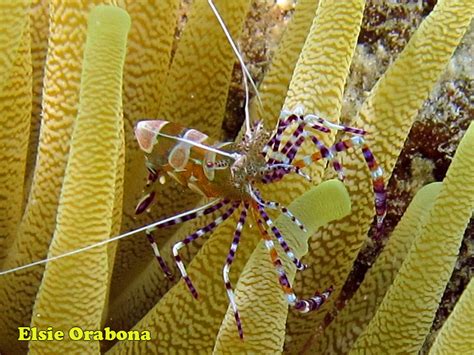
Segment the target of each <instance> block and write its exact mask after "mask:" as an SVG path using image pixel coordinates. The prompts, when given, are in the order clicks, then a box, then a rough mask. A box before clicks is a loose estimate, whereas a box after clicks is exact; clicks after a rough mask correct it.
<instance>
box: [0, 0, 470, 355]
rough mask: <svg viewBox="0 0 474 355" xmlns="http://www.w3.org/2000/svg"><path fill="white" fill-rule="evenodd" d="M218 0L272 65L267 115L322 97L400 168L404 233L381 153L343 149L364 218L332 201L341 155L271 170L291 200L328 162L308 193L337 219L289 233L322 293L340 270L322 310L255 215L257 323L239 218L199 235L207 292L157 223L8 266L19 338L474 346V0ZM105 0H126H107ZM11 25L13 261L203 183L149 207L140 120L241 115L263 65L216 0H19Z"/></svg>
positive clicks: (166, 211) (225, 127)
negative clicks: (377, 201) (265, 249)
mask: <svg viewBox="0 0 474 355" xmlns="http://www.w3.org/2000/svg"><path fill="white" fill-rule="evenodd" d="M215 3H216V6H217V7H218V9H219V11H220V13H221V14H222V16H223V18H224V20H225V22H226V25H227V27H228V29H229V31H230V32H231V33H232V35H233V38H235V39H236V40H238V42H239V46H240V49H241V51H242V53H243V56H244V59H245V62H246V64H247V66H248V67H249V70H250V72H251V74H252V77H253V78H254V79H255V81H256V82H257V83H258V85H259V91H260V95H261V98H262V102H263V106H264V109H263V110H262V109H259V107H258V105H257V104H256V102H255V101H253V102H252V105H251V112H252V116H253V117H254V118H255V119H257V118H258V119H262V120H263V121H264V122H265V125H266V126H267V127H268V128H271V127H274V125H275V123H276V121H277V119H278V116H279V112H280V110H281V109H282V108H283V107H285V108H289V109H292V108H294V107H295V106H296V105H297V104H303V105H304V106H305V109H306V112H315V113H318V114H320V115H321V116H322V117H326V118H328V119H330V120H332V121H340V122H343V123H345V124H347V125H351V126H356V127H361V128H364V129H366V130H367V131H368V132H369V135H368V139H367V141H368V144H369V145H370V147H371V149H372V150H373V151H374V155H375V156H376V157H377V160H378V161H379V163H380V164H381V166H382V167H383V169H384V178H385V181H386V182H387V190H388V197H389V198H388V200H389V210H388V215H387V217H386V220H385V223H384V229H383V233H382V234H377V235H375V229H374V228H372V225H373V216H374V209H373V202H372V200H373V194H372V191H371V186H370V176H369V171H368V170H367V169H366V167H365V163H364V162H363V159H362V155H361V154H360V153H359V152H350V153H347V154H344V153H343V154H342V155H341V160H342V162H343V165H344V167H345V171H346V175H347V177H346V180H345V184H346V186H347V191H348V193H349V196H350V200H351V206H352V209H351V212H350V213H349V214H348V215H347V216H346V217H344V218H342V219H339V217H338V218H337V220H335V221H332V222H330V221H331V220H333V219H335V217H334V216H338V213H339V214H340V211H337V210H336V207H331V206H332V205H331V204H333V205H334V206H336V205H337V203H338V201H339V200H338V196H336V195H335V194H331V193H330V192H329V190H324V189H323V185H324V184H322V182H323V181H326V180H330V179H332V178H334V177H335V174H333V173H332V172H331V170H330V169H326V167H325V166H324V164H319V165H317V166H314V167H312V168H311V171H309V173H310V174H311V176H312V178H313V183H312V184H309V183H308V182H306V181H302V180H303V179H301V178H300V177H286V178H285V179H284V180H283V181H281V182H279V183H277V184H274V186H268V188H266V189H264V192H265V196H266V197H267V199H271V200H275V201H280V202H282V203H284V204H286V205H289V207H290V209H291V207H292V202H293V201H294V200H295V199H297V198H298V197H300V196H301V195H302V194H304V193H307V192H308V191H309V190H310V189H311V188H312V186H311V185H318V184H321V190H319V191H320V192H319V193H320V194H321V196H319V195H318V196H319V199H320V200H321V201H320V202H317V203H318V204H319V203H320V205H316V202H311V203H310V201H312V200H311V199H309V198H308V194H305V195H303V196H302V197H301V199H300V200H298V203H299V206H300V207H298V205H295V204H293V206H296V207H295V209H296V210H295V211H294V212H295V214H296V215H298V213H302V212H301V211H300V209H301V210H303V209H314V210H315V211H319V212H321V214H324V213H326V212H327V214H328V216H324V218H326V220H325V223H324V224H325V225H324V226H323V227H321V228H319V229H317V230H316V227H317V226H316V223H315V226H314V230H313V231H312V232H313V233H308V234H307V235H298V234H297V233H295V235H294V236H290V235H289V236H288V237H289V239H290V244H291V242H293V243H295V245H294V246H295V248H296V249H297V253H299V254H298V256H303V255H304V254H306V255H304V257H303V261H304V262H305V263H307V264H309V268H308V269H307V270H305V271H304V272H300V273H298V274H297V275H296V276H295V270H294V269H293V268H292V266H291V265H290V264H289V263H286V264H285V266H286V267H287V271H288V273H289V274H290V275H291V276H292V277H294V279H295V281H294V285H295V290H296V292H297V294H299V295H302V296H303V297H309V296H311V295H312V294H313V293H314V291H315V290H324V289H325V288H327V287H328V286H330V285H333V286H334V288H335V292H334V293H333V294H332V295H331V298H330V299H329V302H328V303H327V304H326V305H325V306H324V307H322V308H321V309H320V310H318V311H316V312H314V313H311V314H306V315H301V314H296V313H295V312H293V311H292V310H288V307H287V304H286V302H285V300H284V297H283V293H282V292H281V290H280V288H279V285H278V282H277V277H276V274H275V271H274V270H273V269H272V267H271V263H270V260H269V257H267V256H266V254H265V253H262V252H261V250H260V249H261V248H260V247H261V243H260V242H259V240H260V239H259V238H260V237H259V235H258V231H256V228H252V229H250V228H246V229H245V230H244V234H243V241H242V244H241V247H240V248H239V253H238V254H237V256H236V262H235V263H234V265H233V268H232V272H231V278H232V281H233V284H234V285H235V289H236V297H237V298H236V300H237V304H238V306H239V309H240V310H241V318H242V322H243V327H244V332H245V340H244V341H243V342H242V341H240V340H239V338H238V335H237V331H236V328H235V324H234V319H233V316H232V312H230V310H228V300H227V296H226V294H225V288H224V283H223V281H222V277H221V268H222V265H223V263H224V261H225V256H226V254H227V250H228V247H229V245H230V241H231V238H232V233H233V229H234V226H235V218H234V219H230V220H229V221H228V222H226V223H225V224H223V225H222V226H221V227H219V229H218V230H217V231H216V232H215V233H213V234H212V235H211V236H210V237H208V238H204V239H203V240H200V241H197V242H196V243H195V244H192V245H189V246H188V247H187V249H186V250H185V251H183V253H182V257H183V260H184V261H185V264H186V265H187V267H188V271H189V274H190V276H191V278H192V280H193V281H194V283H195V285H196V287H197V289H198V291H199V292H200V296H201V298H200V300H198V301H196V300H194V299H193V298H192V296H191V295H190V294H189V292H188V290H187V288H186V287H185V285H184V283H183V281H180V280H179V279H178V278H177V277H176V278H175V280H174V281H173V282H172V281H169V280H167V279H166V278H165V277H164V275H162V272H161V270H160V269H159V267H158V265H157V263H156V260H155V259H154V256H153V253H152V250H151V248H150V246H149V244H148V242H147V241H146V238H145V236H144V235H135V236H131V237H129V238H125V239H122V240H121V241H120V242H119V243H110V244H108V245H107V246H101V247H98V248H95V249H92V250H90V251H88V252H84V253H81V254H77V255H74V256H71V257H66V258H63V259H60V260H57V261H53V262H51V263H48V264H47V265H46V266H45V265H38V266H34V267H31V268H29V269H24V270H20V271H16V272H13V273H10V274H6V275H0V352H1V353H2V354H22V353H26V352H27V350H28V347H29V350H30V352H31V353H33V354H36V353H52V352H53V353H58V352H60V351H65V352H71V353H101V352H109V353H132V352H133V353H182V352H183V353H184V352H198V353H212V352H214V353H230V352H231V353H239V352H250V353H281V352H284V353H289V354H292V353H314V354H320V353H328V354H333V353H338V354H339V353H341V354H342V353H370V352H373V353H390V352H394V351H398V352H403V353H418V352H419V353H433V354H435V353H441V354H443V353H462V352H466V353H468V352H470V351H471V352H474V340H473V339H472V336H470V334H472V333H473V331H474V314H473V309H474V285H473V282H472V281H471V282H470V280H471V279H472V274H473V270H474V256H473V255H474V252H473V251H474V228H473V223H472V211H473V207H474V169H473V166H474V165H473V164H474V132H473V130H474V128H473V127H472V125H471V122H472V118H473V117H474V106H473V104H472V101H473V86H474V73H473V70H474V69H473V68H474V66H473V52H474V31H473V24H472V16H473V14H474V4H473V3H472V1H467V0H464V1H462V0H445V1H438V2H436V1H399V2H395V1H388V0H387V1H378V0H368V1H360V0H359V1H356V0H351V1H344V2H340V1H329V0H326V1H323V0H321V1H314V0H311V1H309V0H300V1H298V2H297V3H296V4H295V3H293V1H276V2H275V1H264V0H261V1H249V0H235V1H224V0H220V1H219V0H216V1H215ZM101 4H106V5H111V6H106V7H100V8H99V9H98V10H97V11H96V12H94V13H93V14H92V15H91V11H92V9H94V8H95V7H96V6H97V5H101ZM94 16H95V17H94ZM88 19H89V20H88ZM88 21H89V22H88ZM0 27H1V31H0V36H1V37H2V39H1V40H0V61H1V65H0V68H1V72H0V75H1V76H2V77H1V79H2V80H0V106H1V107H0V112H1V113H2V115H0V120H1V127H2V132H1V133H0V142H1V144H0V179H1V180H0V181H1V183H0V210H1V213H0V218H1V220H0V269H1V270H8V269H11V268H14V267H17V266H21V265H25V264H28V263H30V262H34V261H37V260H41V259H44V258H45V257H47V256H48V255H49V256H53V255H58V254H61V253H64V252H66V251H69V250H74V249H76V248H79V247H82V246H85V245H89V244H92V243H94V242H97V241H100V240H103V239H104V238H107V237H109V236H115V235H118V234H119V233H120V232H125V231H128V230H131V229H133V228H136V227H139V226H142V225H145V224H146V223H150V222H151V221H155V220H158V219H160V218H163V217H165V216H170V215H173V214H176V213H178V212H181V211H184V210H186V209H189V208H192V207H195V206H197V205H200V204H203V201H201V199H200V197H199V196H197V195H196V194H194V193H192V192H191V191H189V190H185V189H183V188H181V187H178V186H177V185H175V184H173V182H169V183H167V184H165V185H163V186H162V189H161V190H160V191H159V194H160V198H159V200H158V202H157V203H156V204H155V205H154V206H152V208H151V210H150V213H148V214H147V215H144V216H139V217H137V216H135V213H134V210H135V206H136V204H137V202H138V201H139V199H140V198H141V196H142V190H143V188H144V186H145V183H146V168H145V164H144V157H143V153H142V152H141V151H140V150H139V148H138V144H137V143H136V141H135V138H134V135H133V127H134V126H135V124H136V122H137V121H139V120H141V119H144V118H162V119H166V120H169V121H174V122H179V123H181V124H183V125H185V126H187V127H190V128H195V129H198V130H200V131H202V132H204V133H206V134H208V135H209V136H210V137H214V138H216V139H220V140H233V139H235V138H236V137H237V136H238V132H239V130H240V127H241V125H242V122H243V117H244V113H243V105H244V91H243V88H242V76H241V75H242V74H241V68H240V67H239V65H238V63H237V61H236V59H235V56H234V55H233V53H232V51H231V49H230V46H229V44H228V42H227V40H226V38H225V36H224V34H223V32H222V29H221V28H220V27H219V25H218V23H217V21H216V19H215V18H214V15H213V14H212V12H211V11H210V9H209V6H208V4H207V1H204V0H194V1H181V2H180V1H177V0H163V1H147V2H144V1H143V2H142V1H35V0H33V1H26V0H21V1H20V0H18V1H15V2H9V3H6V2H4V3H2V4H0ZM340 139H341V137H340V135H337V136H335V135H326V136H324V137H321V140H322V141H324V142H325V143H326V144H331V143H332V142H334V141H335V140H340ZM311 149H312V147H310V146H309V145H308V147H305V152H311ZM441 182H442V183H441ZM305 196H306V197H305ZM305 198H306V199H305ZM295 203H296V202H295ZM313 203H315V204H314V205H313ZM305 204H306V205H305ZM301 206H303V207H301ZM320 209H322V211H320ZM333 209H334V210H333ZM324 218H323V220H324ZM207 221H209V218H207V219H206V218H202V219H199V220H197V221H193V222H188V223H185V224H183V225H180V226H177V227H173V228H169V229H163V230H160V231H157V240H159V244H160V248H161V250H162V254H163V256H164V257H165V259H167V261H168V262H170V264H172V263H171V259H170V254H171V253H170V250H171V246H172V245H173V244H174V243H176V241H178V240H181V239H183V238H184V237H185V236H186V234H189V233H191V232H192V231H194V230H195V229H196V228H198V227H200V226H202V225H204V224H205V223H206V222H207ZM308 223H309V222H308ZM288 233H290V234H291V231H289V232H288ZM310 234H312V235H310ZM298 240H299V241H298ZM301 240H303V241H306V240H309V242H308V244H309V245H305V243H304V242H301ZM298 243H299V244H298ZM201 247H202V249H200V248H201ZM265 258H266V259H265ZM283 259H284V258H283ZM247 260H249V261H248V262H247ZM30 324H31V325H32V326H36V327H39V328H47V327H48V326H53V327H54V328H55V329H63V330H67V329H70V328H71V327H74V326H81V327H82V328H84V329H103V328H104V327H111V328H112V329H115V330H129V329H137V330H149V331H150V332H151V334H152V340H151V341H135V342H120V343H118V344H114V343H112V342H106V341H103V342H99V341H58V342H55V341H51V342H50V341H48V342H39V341H37V342H33V341H32V342H30V343H28V342H18V341H17V338H18V329H17V328H18V327H19V326H29V325H30Z"/></svg>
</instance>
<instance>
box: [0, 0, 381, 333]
mask: <svg viewBox="0 0 474 355" xmlns="http://www.w3.org/2000/svg"><path fill="white" fill-rule="evenodd" d="M208 3H209V6H210V7H211V9H212V10H213V12H214V14H215V16H216V18H217V19H218V21H219V24H220V25H221V27H222V29H223V31H224V33H225V35H226V37H227V39H228V42H229V44H230V45H231V47H232V49H233V51H234V53H235V55H236V57H237V59H238V60H239V63H240V66H241V68H242V71H243V74H244V75H243V81H244V87H245V94H246V98H245V106H244V108H245V132H244V134H243V135H242V138H241V139H239V140H237V141H236V142H224V143H220V142H213V141H212V140H211V139H210V138H209V137H208V136H207V135H206V134H204V133H202V132H199V131H197V130H195V129H192V128H186V127H183V126H181V125H179V124H176V123H173V122H168V121H164V120H142V121H139V122H138V123H137V125H136V127H135V135H136V139H137V141H138V144H139V146H140V148H141V149H142V150H143V152H144V154H145V157H146V166H147V169H148V181H147V186H146V190H147V191H146V193H145V195H144V197H143V198H142V199H141V200H140V201H139V203H138V205H137V208H136V213H137V214H140V213H143V212H144V211H146V210H147V209H148V208H149V207H150V206H151V204H152V202H153V201H154V200H155V198H156V195H157V193H156V191H155V187H156V182H157V181H158V182H164V179H165V177H166V176H169V177H171V178H173V179H174V180H176V181H177V182H178V183H179V184H181V185H183V186H185V187H187V188H189V189H191V190H192V191H194V192H197V193H199V194H201V195H203V196H205V197H207V198H210V199H212V201H211V202H209V203H207V204H206V205H204V206H200V207H197V208H195V209H192V210H190V211H186V212H183V213H180V214H178V215H174V216H171V217H169V218H166V219H164V220H160V221H157V222H154V223H152V224H150V225H147V226H144V227H142V228H138V229H136V230H133V231H130V232H127V233H124V234H121V235H119V236H116V237H112V238H110V239H107V240H104V241H102V242H99V243H96V244H93V245H89V246H86V247H84V248H80V249H77V250H74V251H71V252H68V253H64V254H61V255H57V256H53V257H51V258H49V259H45V260H41V261H37V262H34V263H31V264H28V265H24V266H21V267H18V268H15V269H11V270H7V271H4V272H0V275H1V274H5V273H8V272H13V271H17V270H20V269H24V268H26V267H31V266H33V265H37V264H41V263H46V262H48V261H52V260H55V259H59V258H62V257H66V256H68V255H73V254H77V253H80V252H83V251H85V250H88V249H91V248H94V247H97V246H99V245H103V244H106V243H110V242H112V241H115V240H118V239H122V238H125V237H127V236H130V235H133V234H137V233H139V232H145V234H146V236H147V239H148V241H149V242H150V245H151V247H152V249H153V252H154V254H155V257H156V259H157V261H158V263H159V265H160V267H161V269H162V270H163V272H164V273H165V275H166V276H167V277H169V278H171V276H172V273H171V269H170V268H169V266H168V265H167V264H166V262H165V260H164V259H163V257H162V256H161V254H160V250H159V248H158V246H157V244H156V242H155V238H154V235H153V232H154V230H155V229H157V228H164V227H168V226H172V225H176V224H179V223H182V222H185V221H189V220H192V219H196V218H199V217H201V216H204V215H209V214H215V215H216V217H215V218H214V219H213V220H212V221H211V222H210V223H208V224H207V225H205V226H203V227H201V228H199V229H197V230H196V231H195V232H194V233H192V234H189V235H188V236H187V237H186V238H184V239H183V240H182V241H179V242H177V243H176V244H174V246H173V247H172V254H173V257H174V261H175V263H176V265H177V267H178V269H179V272H180V274H181V277H182V278H183V280H184V282H185V283H186V285H187V287H188V288H189V290H190V292H191V294H192V295H193V297H194V298H198V290H197V289H196V288H195V287H194V285H193V283H192V280H191V279H190V278H189V276H188V274H187V272H186V268H185V266H184V263H183V261H182V260H181V257H180V255H179V251H180V250H181V249H182V248H183V247H184V246H186V245H187V244H189V243H191V242H193V241H195V240H196V239H198V238H200V237H202V236H203V235H205V234H207V233H210V232H212V231H213V230H215V229H216V228H217V226H219V225H220V224H222V223H223V222H224V221H225V220H227V219H229V218H230V217H231V216H232V215H233V214H234V213H235V212H236V211H237V210H239V211H240V215H239V219H238V222H237V225H236V227H235V230H234V233H233V240H232V243H231V246H230V249H229V252H228V254H227V258H226V261H225V264H224V266H223V269H222V273H223V279H224V284H225V288H226V291H227V296H228V299H229V302H230V305H231V307H232V310H233V313H234V317H235V321H236V325H237V330H238V334H239V337H240V338H242V339H243V337H244V332H243V327H242V321H241V319H240V315H239V311H238V308H237V304H236V302H235V296H234V292H233V289H232V285H231V282H230V278H229V272H230V269H231V266H232V263H233V261H234V258H235V255H236V252H237V248H238V246H239V243H240V239H241V234H242V230H243V228H244V225H245V223H246V222H247V220H248V217H249V214H250V213H251V214H252V217H253V218H254V220H255V221H256V223H257V227H258V229H259V231H260V233H261V236H262V239H263V241H264V244H265V246H266V248H267V249H268V252H269V254H270V258H271V261H272V263H273V265H274V268H275V270H276V272H277V275H278V281H279V283H280V285H281V288H282V290H283V292H284V294H285V296H286V299H287V302H288V304H289V305H290V306H292V307H293V308H294V309H296V310H297V311H299V312H302V313H306V312H311V311H314V310H317V309H319V308H320V307H321V306H322V305H323V304H324V302H325V301H326V300H327V299H328V298H329V297H330V295H331V292H332V291H333V288H332V286H329V287H328V288H327V289H326V290H324V291H323V292H321V293H319V292H316V293H315V294H314V296H313V297H309V298H306V299H302V298H298V297H297V296H296V294H295V292H294V291H293V288H292V286H291V283H290V281H289V279H288V277H287V276H286V272H285V269H284V266H283V263H282V261H281V259H280V256H279V254H278V251H277V249H276V247H275V244H274V240H276V241H277V242H278V243H279V245H280V246H281V248H282V249H283V251H284V252H285V254H286V255H287V257H288V258H289V259H290V260H291V262H292V263H293V264H294V265H295V266H296V268H297V269H298V270H304V269H305V267H306V265H304V264H303V263H302V262H301V260H299V259H298V258H297V257H296V255H295V253H294V252H293V251H292V249H291V247H290V246H289V245H288V244H287V242H286V240H285V237H284V235H283V234H282V233H281V232H280V230H279V229H278V228H277V227H276V225H275V224H274V223H273V221H272V219H271V218H270V216H269V214H268V213H267V210H268V209H271V210H277V211H280V212H281V213H282V214H284V215H286V216H287V217H288V218H290V219H291V221H292V222H293V223H295V224H296V225H297V226H298V227H299V228H300V229H301V230H305V227H304V225H303V224H302V223H301V222H300V221H299V220H298V218H296V217H295V216H294V215H293V214H292V213H291V211H290V210H288V209H287V208H286V207H285V206H283V205H281V204H280V203H278V202H276V201H267V200H266V199H264V197H263V196H262V194H261V192H260V190H259V188H258V186H259V185H265V184H271V183H275V182H277V181H279V180H281V179H283V178H284V177H285V176H286V175H288V174H298V175H300V176H301V177H302V178H305V179H308V180H311V179H310V177H309V176H308V175H307V174H306V173H305V172H304V171H303V170H304V169H305V168H306V167H308V166H310V165H311V164H314V163H316V162H318V161H319V160H327V161H328V162H329V163H330V165H331V166H332V168H333V169H334V170H335V171H336V172H337V174H338V177H339V179H341V180H344V170H343V167H342V164H341V163H340V162H339V160H338V159H337V154H338V153H340V152H344V151H346V150H348V149H349V148H352V147H354V148H360V149H361V150H362V153H363V157H364V159H365V161H366V163H367V166H368V168H369V170H370V173H371V179H372V184H373V190H374V195H375V211H376V218H377V226H378V227H380V226H381V225H382V222H383V219H384V216H385V214H386V210H387V204H386V194H385V189H384V181H383V177H382V175H383V174H382V169H381V168H380V167H379V166H378V164H377V162H376V159H375V158H374V156H373V154H372V152H371V150H370V149H369V147H368V145H367V144H366V142H365V139H364V136H365V135H366V134H367V132H366V131H365V130H363V129H360V128H355V127H348V126H344V125H340V124H336V123H333V122H331V121H329V120H327V119H325V118H322V117H320V116H318V115H316V114H311V113H310V114H307V113H305V110H304V107H302V106H297V107H295V108H294V109H293V110H288V109H283V110H282V111H281V114H280V117H279V119H278V122H277V125H276V128H275V129H274V130H267V129H266V128H265V127H264V125H263V122H261V121H255V122H253V123H252V121H251V119H250V114H249V88H248V82H250V84H251V86H252V88H253V90H254V91H255V93H256V95H257V99H258V100H260V99H259V96H258V90H257V88H256V85H255V83H254V81H253V80H252V77H251V75H250V73H249V71H248V69H247V68H246V66H245V63H244V61H243V58H242V56H241V54H240V51H239V50H238V47H237V45H236V44H235V42H234V41H233V39H232V37H231V35H230V33H229V32H228V30H227V28H226V26H225V24H224V22H223V20H222V18H221V16H220V14H219V12H218V10H217V9H216V7H215V5H214V3H213V2H212V0H208ZM334 130H337V131H343V132H345V133H348V134H349V135H351V137H350V138H347V139H344V140H342V141H339V142H337V143H335V144H334V145H332V146H329V147H327V146H325V144H324V143H323V142H322V141H321V140H319V139H318V138H317V136H316V134H315V132H316V131H319V132H321V133H329V132H331V131H334ZM284 137H286V138H284ZM308 141H309V142H308ZM304 142H308V143H310V144H313V145H314V147H315V148H316V149H315V151H314V152H313V153H312V154H311V155H308V156H303V157H299V156H298V152H299V149H300V148H301V147H302V145H303V143H304Z"/></svg>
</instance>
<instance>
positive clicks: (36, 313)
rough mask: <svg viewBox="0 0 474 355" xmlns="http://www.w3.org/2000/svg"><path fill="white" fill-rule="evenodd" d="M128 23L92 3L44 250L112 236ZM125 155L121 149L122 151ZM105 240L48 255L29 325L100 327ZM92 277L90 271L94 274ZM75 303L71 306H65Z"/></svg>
mask: <svg viewBox="0 0 474 355" xmlns="http://www.w3.org/2000/svg"><path fill="white" fill-rule="evenodd" d="M129 28H130V17H129V16H128V14H127V13H126V12H125V11H124V10H122V9H120V8H118V7H113V6H98V7H95V8H94V9H93V10H92V12H91V14H90V16H89V21H88V31H87V42H86V46H85V52H84V64H83V71H82V77H81V92H80V105H79V112H78V117H77V120H76V122H75V125H74V130H73V134H72V141H71V151H70V155H69V160H68V164H67V167H66V175H65V178H64V184H63V188H62V191H61V198H60V201H59V208H58V219H57V227H56V230H55V233H54V237H53V241H52V244H51V247H50V252H49V256H54V255H58V254H62V253H64V252H67V251H70V250H74V249H77V248H80V247H81V246H84V245H89V244H93V243H94V242H98V241H101V240H104V239H106V238H108V237H109V236H110V234H111V233H112V230H113V229H114V228H113V226H112V220H113V210H114V205H115V204H116V202H115V200H116V190H117V187H116V186H115V183H116V181H117V171H121V170H122V169H121V168H120V166H123V164H124V162H123V161H118V159H119V157H120V156H121V155H120V147H121V144H122V142H121V131H122V127H123V120H122V114H121V110H122V72H123V64H124V59H125V45H126V40H127V33H128V30H129ZM122 158H123V155H122ZM107 260H108V252H107V246H101V247H97V248H95V249H92V250H90V251H88V252H85V253H81V254H76V255H73V256H70V257H68V258H64V259H61V260H57V261H53V262H51V263H49V264H48V265H47V266H46V269H45V273H44V276H43V282H42V284H41V287H40V289H39V292H38V295H37V299H36V303H35V306H34V309H33V317H32V321H31V325H32V326H34V327H38V328H41V329H46V328H47V327H48V326H50V325H54V328H55V329H56V330H62V331H64V332H65V333H68V332H69V330H70V329H71V328H73V327H74V326H77V325H78V324H80V325H81V327H83V328H85V329H99V327H100V326H101V321H102V310H103V307H104V304H105V301H106V288H107V285H108V282H107V280H108V277H109V275H108V274H109V273H110V272H111V270H110V269H109V268H108V263H107ZM91 276H93V277H91ZM71 304H74V305H75V306H74V307H70V306H69V305H71ZM99 348H100V347H99V342H98V341H82V342H79V341H74V340H71V339H69V338H68V339H67V340H66V339H65V340H63V341H57V342H38V341H31V342H30V344H29V349H30V351H32V352H34V353H43V352H48V351H52V350H53V349H54V352H97V353H98V352H99Z"/></svg>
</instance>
